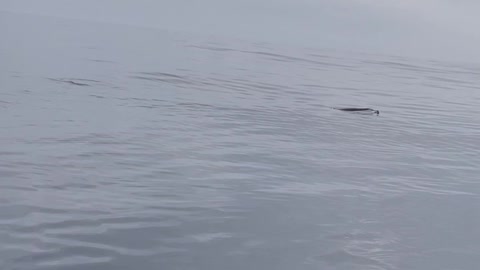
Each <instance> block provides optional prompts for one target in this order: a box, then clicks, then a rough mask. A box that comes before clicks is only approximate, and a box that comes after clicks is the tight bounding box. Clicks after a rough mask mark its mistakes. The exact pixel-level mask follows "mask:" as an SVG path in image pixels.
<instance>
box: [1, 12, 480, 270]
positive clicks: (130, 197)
mask: <svg viewBox="0 0 480 270" xmlns="http://www.w3.org/2000/svg"><path fill="white" fill-rule="evenodd" d="M0 36H1V37H2V38H1V40H2V42H0V59H1V62H0V128H1V129H0V130H1V131H0V243H1V244H0V269H2V270H30V269H69V270H70V269H99V270H100V269H101V270H109V269H112V270H117V269H142V270H144V269H145V270H149V269H152V270H153V269H182V270H189V269H205V270H207V269H208V270H211V269H222V270H223V269H239V270H240V269H272V270H273V269H275V270H277V269H302V270H303V269H338V270H347V269H348V270H357V269H358V270H365V269H366V270H370V269H372V270H378V269H399V270H400V269H402V270H403V269H409V270H416V269H418V270H430V269H431V270H441V269H445V270H453V269H462V270H463V269H465V270H472V269H478V265H480V229H479V228H480V211H479V207H480V197H479V195H480V184H479V176H480V169H479V165H478V164H480V145H479V136H480V116H479V115H480V106H479V105H480V92H479V90H480V84H479V81H478V78H479V76H480V65H477V66H475V65H467V64H453V63H445V62H438V61H429V60H415V59H408V58H400V57H393V56H380V55H368V54H354V53H348V52H343V53H342V52H335V51H327V50H314V49H292V48H284V47H282V46H280V45H278V46H275V45H269V44H262V43H248V42H240V41H235V40H232V39H228V38H214V37H208V36H204V37H202V36H193V35H190V36H189V35H186V34H174V33H169V32H166V31H159V30H153V29H142V28H134V27H129V26H121V25H117V26H115V25H104V24H95V23H86V22H76V21H68V20H61V19H52V18H35V17H30V16H20V15H12V14H7V13H1V17H0ZM334 106H361V107H372V108H375V109H379V110H380V116H374V115H359V114H353V113H346V112H341V111H336V110H332V109H330V107H334Z"/></svg>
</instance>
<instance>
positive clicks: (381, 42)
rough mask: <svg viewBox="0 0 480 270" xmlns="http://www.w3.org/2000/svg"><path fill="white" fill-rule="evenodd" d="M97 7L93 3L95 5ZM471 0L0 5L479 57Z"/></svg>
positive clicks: (244, 35)
mask: <svg viewBox="0 0 480 270" xmlns="http://www.w3.org/2000/svg"><path fill="white" fill-rule="evenodd" d="M92 7H95V8H92ZM477 7H480V3H475V2H473V1H456V2H452V1H447V0H442V1H427V0H423V1H402V2H401V3H397V2H388V3H385V2H381V3H379V2H377V1H371V0H352V1H346V0H341V1H326V0H321V1H312V0H301V1H292V0H281V1H275V2H273V1H268V0H261V1H252V0H248V1H241V2H240V1H219V0H208V1H204V2H200V1H176V2H167V1H164V2H163V3H159V2H158V1H152V0H140V1H125V0H123V1H113V0H104V1H101V2H97V1H93V0H86V1H82V2H76V1H60V0H46V1H42V2H41V3H40V2H38V1H32V0H20V1H18V0H16V1H7V0H0V11H2V10H3V11H9V12H17V13H18V12H21V13H31V14H38V15H47V16H56V17H64V18H72V19H83V20H89V21H103V22H110V23H122V24H131V25H137V26H147V27H155V28H160V29H165V30H171V31H184V32H192V33H199V34H213V35H221V36H226V37H232V38H240V39H248V40H254V41H259V42H262V41H263V42H271V43H287V44H292V45H295V46H302V47H315V48H326V49H340V50H352V51H361V52H375V53H382V54H393V55H400V56H414V57H426V58H436V59H443V60H458V61H469V62H476V63H479V62H480V52H478V51H477V48H478V47H479V46H480V37H479V35H478V34H477V32H476V30H475V26H476V25H478V23H480V18H477V17H476V16H475V12H474V10H476V8H477Z"/></svg>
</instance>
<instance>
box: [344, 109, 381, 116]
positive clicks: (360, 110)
mask: <svg viewBox="0 0 480 270" xmlns="http://www.w3.org/2000/svg"><path fill="white" fill-rule="evenodd" d="M334 109H336V110H340V111H344V112H371V113H374V114H377V115H379V114H380V111H379V110H374V109H371V108H334Z"/></svg>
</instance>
